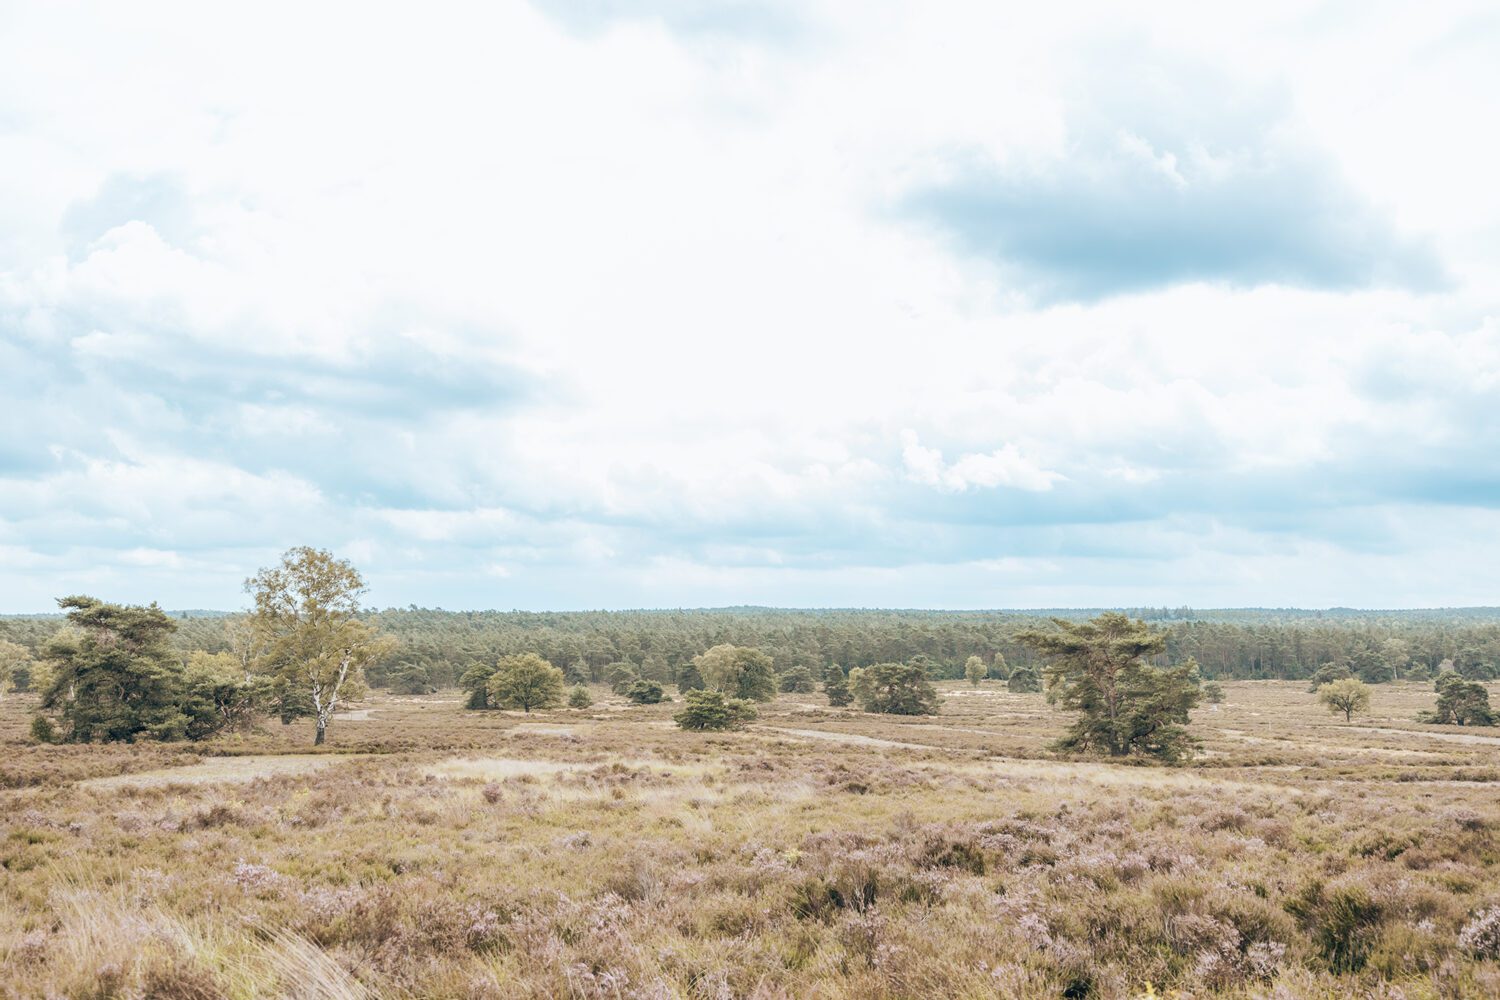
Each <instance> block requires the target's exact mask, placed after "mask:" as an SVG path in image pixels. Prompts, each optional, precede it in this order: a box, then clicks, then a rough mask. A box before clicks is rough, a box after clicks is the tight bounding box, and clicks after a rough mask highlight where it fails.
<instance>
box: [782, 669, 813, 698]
mask: <svg viewBox="0 0 1500 1000" xmlns="http://www.w3.org/2000/svg"><path fill="white" fill-rule="evenodd" d="M776 681H777V686H778V687H780V688H781V690H782V692H783V693H785V694H809V693H811V692H812V691H815V690H817V686H816V684H815V683H814V681H813V675H812V671H811V670H808V669H807V668H806V667H793V668H792V669H790V670H788V671H787V672H786V673H784V674H782V675H781V676H780V677H778V678H777V679H776Z"/></svg>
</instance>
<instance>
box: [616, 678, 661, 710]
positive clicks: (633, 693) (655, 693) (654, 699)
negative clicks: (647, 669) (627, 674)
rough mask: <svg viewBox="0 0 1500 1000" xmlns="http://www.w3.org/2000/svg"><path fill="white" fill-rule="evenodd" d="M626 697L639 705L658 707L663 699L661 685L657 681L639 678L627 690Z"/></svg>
mask: <svg viewBox="0 0 1500 1000" xmlns="http://www.w3.org/2000/svg"><path fill="white" fill-rule="evenodd" d="M625 697H626V698H629V699H630V700H631V701H632V702H634V703H635V704H637V705H656V704H659V703H660V702H661V700H662V697H663V692H662V689H661V685H660V684H658V683H656V681H648V680H646V679H645V678H644V677H642V678H639V679H638V680H636V681H635V682H634V683H633V684H631V685H630V687H629V688H627V689H626V690H625Z"/></svg>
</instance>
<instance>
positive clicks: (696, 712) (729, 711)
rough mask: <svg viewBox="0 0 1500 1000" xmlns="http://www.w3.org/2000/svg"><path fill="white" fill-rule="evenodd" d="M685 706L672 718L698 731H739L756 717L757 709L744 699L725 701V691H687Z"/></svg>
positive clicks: (687, 727)
mask: <svg viewBox="0 0 1500 1000" xmlns="http://www.w3.org/2000/svg"><path fill="white" fill-rule="evenodd" d="M683 700H684V701H685V702H686V703H687V705H686V707H685V708H683V710H682V711H680V712H678V713H677V714H676V715H674V716H672V718H673V719H675V720H676V721H677V725H678V726H680V727H682V728H683V729H691V730H695V731H698V732H704V731H717V730H723V729H739V728H740V727H742V726H744V725H745V723H747V722H749V721H750V720H752V719H754V718H755V715H756V712H755V706H754V705H752V704H751V703H750V702H748V701H746V700H745V699H743V698H726V697H724V693H723V692H722V691H688V692H687V693H686V694H684V695H683Z"/></svg>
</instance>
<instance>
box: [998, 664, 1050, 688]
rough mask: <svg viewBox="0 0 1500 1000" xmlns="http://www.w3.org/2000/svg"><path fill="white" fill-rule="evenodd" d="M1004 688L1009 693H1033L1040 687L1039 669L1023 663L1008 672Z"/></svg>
mask: <svg viewBox="0 0 1500 1000" xmlns="http://www.w3.org/2000/svg"><path fill="white" fill-rule="evenodd" d="M1005 688H1006V690H1007V691H1009V692H1010V693H1011V694H1035V693H1036V692H1038V691H1040V690H1041V689H1042V674H1041V671H1039V670H1037V668H1036V667H1033V666H1029V665H1028V664H1025V663H1023V664H1021V665H1020V666H1018V667H1016V669H1014V670H1012V671H1011V672H1010V677H1009V678H1008V679H1007V680H1006V682H1005Z"/></svg>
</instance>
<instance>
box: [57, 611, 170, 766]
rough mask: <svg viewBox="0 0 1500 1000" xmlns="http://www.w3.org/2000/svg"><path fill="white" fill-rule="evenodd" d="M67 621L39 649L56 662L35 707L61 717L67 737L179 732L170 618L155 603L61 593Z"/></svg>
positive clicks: (128, 736)
mask: <svg viewBox="0 0 1500 1000" xmlns="http://www.w3.org/2000/svg"><path fill="white" fill-rule="evenodd" d="M57 603H58V604H59V605H61V606H62V608H63V609H64V610H66V611H67V620H68V624H69V626H70V627H69V628H67V629H65V630H63V631H62V632H61V633H59V634H58V635H57V636H55V637H53V639H52V640H51V641H50V642H49V643H48V644H47V646H46V649H45V650H44V652H45V655H46V657H47V659H48V660H50V661H51V662H52V663H53V665H54V666H55V673H54V674H53V678H52V683H51V685H50V686H49V687H48V688H47V690H46V692H45V693H44V694H43V696H42V708H43V709H50V710H55V711H56V712H57V714H58V716H59V717H60V718H61V721H62V726H63V729H62V732H61V733H60V738H61V739H63V740H64V741H68V742H76V743H88V742H91V741H93V740H130V741H134V740H135V739H136V738H137V737H140V736H150V737H152V738H154V739H162V740H173V739H182V738H183V737H184V736H186V735H187V725H188V717H187V715H186V714H184V712H183V711H182V687H183V667H182V661H181V660H180V659H178V658H177V656H176V655H175V654H174V653H173V652H172V649H171V646H170V645H169V644H168V638H169V637H170V636H171V634H172V633H173V632H175V631H176V630H177V624H176V622H174V621H172V619H171V618H168V617H167V615H166V614H165V613H164V612H163V611H162V610H161V609H160V608H158V607H157V606H156V605H155V604H152V605H150V606H148V607H124V606H121V605H118V604H106V603H105V602H103V601H99V600H95V599H94V598H92V597H64V598H62V599H61V600H59V601H58V602H57Z"/></svg>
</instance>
